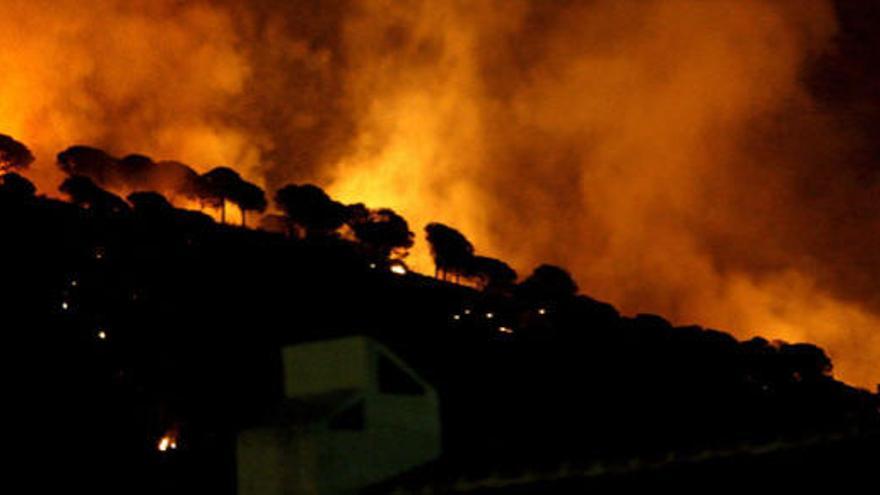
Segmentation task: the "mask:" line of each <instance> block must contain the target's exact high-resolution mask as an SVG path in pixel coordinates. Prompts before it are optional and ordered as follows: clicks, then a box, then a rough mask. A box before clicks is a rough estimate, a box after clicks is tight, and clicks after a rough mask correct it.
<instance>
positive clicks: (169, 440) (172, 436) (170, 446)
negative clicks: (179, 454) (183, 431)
mask: <svg viewBox="0 0 880 495" xmlns="http://www.w3.org/2000/svg"><path fill="white" fill-rule="evenodd" d="M156 450H158V451H159V452H168V451H169V450H177V433H176V432H174V431H169V432H167V433H165V434H164V435H162V436H161V437H160V438H159V440H158V441H157V442H156Z"/></svg>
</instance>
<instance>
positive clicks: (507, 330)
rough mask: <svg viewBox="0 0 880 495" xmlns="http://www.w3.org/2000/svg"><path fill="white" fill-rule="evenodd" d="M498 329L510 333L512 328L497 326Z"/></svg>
mask: <svg viewBox="0 0 880 495" xmlns="http://www.w3.org/2000/svg"><path fill="white" fill-rule="evenodd" d="M498 331H499V332H501V333H505V334H512V333H513V329H512V328H510V327H498Z"/></svg>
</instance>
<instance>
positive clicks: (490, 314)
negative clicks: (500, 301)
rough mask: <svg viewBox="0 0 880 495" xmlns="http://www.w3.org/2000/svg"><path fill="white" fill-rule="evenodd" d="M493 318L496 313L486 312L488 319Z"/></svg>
mask: <svg viewBox="0 0 880 495" xmlns="http://www.w3.org/2000/svg"><path fill="white" fill-rule="evenodd" d="M492 318H495V313H486V319H487V320H491V319H492Z"/></svg>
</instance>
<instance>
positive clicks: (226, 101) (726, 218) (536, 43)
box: [0, 0, 880, 387]
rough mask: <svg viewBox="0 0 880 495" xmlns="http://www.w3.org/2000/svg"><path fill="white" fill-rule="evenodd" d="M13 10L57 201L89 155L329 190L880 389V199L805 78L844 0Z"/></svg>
mask: <svg viewBox="0 0 880 495" xmlns="http://www.w3.org/2000/svg"><path fill="white" fill-rule="evenodd" d="M0 3H2V6H3V12H4V16H3V17H2V18H0V66H2V67H5V68H6V69H5V72H4V76H3V78H0V132H2V133H6V134H10V135H12V136H15V137H16V138H18V139H19V140H21V141H23V142H25V143H27V144H28V145H29V146H31V147H32V148H33V149H34V151H35V154H36V155H37V158H38V163H37V165H36V166H35V168H34V170H33V171H32V172H31V174H30V175H31V177H32V178H34V179H35V180H36V181H37V182H38V184H39V186H40V187H41V189H42V190H43V191H45V192H48V193H54V190H55V188H56V187H57V183H58V182H59V180H60V174H59V173H58V172H57V171H56V170H55V167H54V164H53V160H54V155H55V153H57V152H58V151H60V150H62V149H64V148H66V147H67V146H69V145H72V144H76V143H83V144H91V145H95V146H100V147H104V148H106V149H108V151H110V152H111V153H114V154H117V155H123V154H126V153H131V152H139V153H145V154H148V155H151V156H153V157H154V158H156V159H176V160H180V161H183V162H185V163H188V164H190V165H192V166H193V167H195V168H196V169H197V170H199V171H204V170H206V169H208V168H210V167H213V166H216V165H227V166H232V167H235V168H236V169H238V170H239V171H241V172H242V174H243V175H244V176H245V177H246V178H248V179H249V180H252V181H255V182H257V183H258V184H261V185H264V186H266V187H267V188H269V189H270V190H271V189H272V188H275V187H278V186H280V185H281V184H282V183H283V182H285V181H300V182H302V181H316V182H318V183H320V184H321V185H323V186H325V187H327V188H328V191H329V192H330V193H331V194H332V195H334V196H335V197H336V198H337V199H340V200H343V201H346V202H366V203H367V204H369V205H371V206H375V207H380V206H388V207H391V208H394V209H395V210H397V211H399V212H400V213H401V214H403V215H404V216H405V217H406V218H407V219H408V221H409V222H410V225H411V228H412V229H413V230H414V231H416V232H417V234H418V236H419V241H418V242H417V245H416V248H415V249H414V251H413V254H412V256H411V258H410V259H409V263H410V264H411V265H414V266H415V267H417V268H419V269H421V270H423V271H431V267H430V259H429V256H428V254H427V249H425V246H424V244H425V243H424V241H422V240H421V239H422V232H421V229H422V227H423V226H424V224H426V223H427V222H429V221H441V222H445V223H449V224H451V225H454V226H456V227H457V228H459V229H460V230H462V231H463V232H464V233H466V234H467V235H468V237H469V238H470V239H471V240H472V241H473V242H474V244H475V245H476V246H477V250H478V251H479V252H481V253H484V254H488V255H491V256H497V257H500V258H502V259H505V260H508V261H509V262H511V263H512V264H513V265H514V266H515V267H516V268H517V269H518V270H519V271H520V273H521V274H526V273H527V272H528V271H529V270H530V269H531V268H532V267H534V266H535V265H536V264H538V263H540V262H553V263H558V264H561V265H563V266H566V267H568V268H569V269H570V270H571V271H572V272H573V273H574V274H575V276H576V278H577V279H578V282H579V284H580V286H581V287H582V289H583V290H584V291H585V292H586V293H588V294H590V295H592V296H594V297H598V298H600V299H604V300H607V301H609V302H611V303H613V304H615V305H616V306H618V307H620V308H621V309H622V310H623V311H624V312H626V313H635V312H640V311H649V312H656V313H660V314H663V315H665V316H667V317H669V318H671V319H672V320H673V321H675V322H676V323H692V322H697V323H700V324H703V325H707V326H714V327H717V328H721V329H723V330H728V331H732V332H733V333H734V334H736V335H737V336H739V337H741V338H745V337H748V336H751V335H765V336H768V337H770V338H783V339H788V340H793V341H801V340H806V341H811V342H815V343H817V344H819V345H821V346H822V347H824V348H826V349H827V350H828V351H829V353H830V354H831V356H832V358H833V360H834V363H835V373H836V375H837V376H839V377H841V378H843V379H845V380H847V381H849V382H851V383H855V384H859V385H863V386H866V387H873V385H874V384H875V383H877V381H878V380H880V371H878V370H880V366H878V365H877V363H878V362H880V361H878V360H880V331H878V329H880V318H878V316H877V314H878V308H880V296H878V291H877V287H876V285H875V284H874V282H871V281H870V280H876V278H872V277H868V278H869V279H870V280H869V281H868V282H859V281H857V280H856V278H857V277H858V275H859V273H863V272H864V271H865V270H868V271H869V272H871V273H875V272H876V271H877V268H878V264H872V263H873V262H874V261H878V262H880V260H876V257H875V258H872V256H875V255H873V254H871V253H874V252H876V251H877V249H875V248H877V247H878V246H876V241H873V240H872V239H871V237H872V236H870V235H869V234H867V232H871V231H874V232H876V231H877V228H878V227H880V222H878V215H877V213H876V207H875V209H873V210H868V209H865V208H869V207H865V208H863V206H864V205H867V204H868V200H867V199H865V198H869V197H871V194H876V191H874V192H871V191H870V190H868V189H865V187H866V186H864V184H861V183H858V182H856V181H854V180H853V181H849V179H847V176H846V175H845V174H844V173H843V172H840V170H842V169H843V167H842V165H841V164H843V163H845V159H846V158H845V157H846V156H848V155H847V153H848V152H849V150H852V149H855V148H856V147H857V143H855V140H854V138H853V137H852V134H853V133H852V132H844V131H843V130H841V128H840V125H839V121H838V120H837V116H836V115H835V114H834V113H833V112H830V111H827V110H826V109H825V108H823V106H822V105H821V104H820V103H819V102H817V100H816V98H815V96H814V95H813V94H812V93H811V91H810V88H809V87H808V86H807V85H806V84H805V82H804V73H805V67H806V66H807V65H808V64H810V63H812V61H814V60H816V59H817V58H818V57H820V56H822V55H823V54H824V53H826V52H828V51H829V50H833V48H834V40H835V38H834V36H835V34H836V33H837V32H838V29H839V25H838V22H837V19H836V16H835V12H834V10H833V9H832V5H831V3H830V2H826V1H812V2H797V3H795V2H775V1H763V0H736V1H735V0H717V1H699V0H691V1H689V0H668V1H643V2H617V1H610V0H608V1H597V2H583V3H578V2H573V3H563V2H560V3H555V2H529V1H526V0H521V1H507V2H490V1H487V2H476V3H475V2H456V1H448V2H406V3H402V2H393V1H390V0H388V1H365V2H356V6H353V7H351V8H344V9H338V8H336V7H334V6H330V5H327V6H323V5H321V4H320V3H314V2H311V3H310V2H299V3H296V5H293V6H288V5H282V3H281V2H273V1H271V0H264V1H261V2H254V4H253V5H252V6H251V5H248V6H235V5H233V4H231V3H227V2H186V3H180V2H174V1H136V2H131V1H123V0H102V1H100V2H92V3H90V5H89V7H88V8H84V7H83V6H82V3H81V2H75V1H71V0H52V1H44V0H30V1H18V0H0ZM333 5H335V4H333ZM285 9H286V10H285ZM282 14H284V15H282ZM830 170H834V171H835V172H834V174H836V175H834V174H831V173H830V172H829V171H830ZM826 173H827V174H829V175H828V176H829V177H831V179H830V180H826V179H824V177H825V176H824V175H823V174H826ZM270 194H271V191H270ZM233 210H234V209H233ZM854 211H858V212H861V213H860V215H859V216H858V219H857V220H852V221H849V220H847V221H842V220H840V219H841V218H843V219H848V218H856V216H855V215H853V212H854ZM832 239H845V240H846V242H832ZM862 266H864V267H868V268H864V269H862V270H859V269H857V267H862ZM856 287H858V290H856V289H855V288H856Z"/></svg>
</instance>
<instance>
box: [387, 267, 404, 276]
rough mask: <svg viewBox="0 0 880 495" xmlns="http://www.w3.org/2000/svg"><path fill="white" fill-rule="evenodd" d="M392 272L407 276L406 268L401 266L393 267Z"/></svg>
mask: <svg viewBox="0 0 880 495" xmlns="http://www.w3.org/2000/svg"><path fill="white" fill-rule="evenodd" d="M390 270H391V273H394V274H397V275H406V267H405V266H403V265H401V264H394V265H391V268H390Z"/></svg>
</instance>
